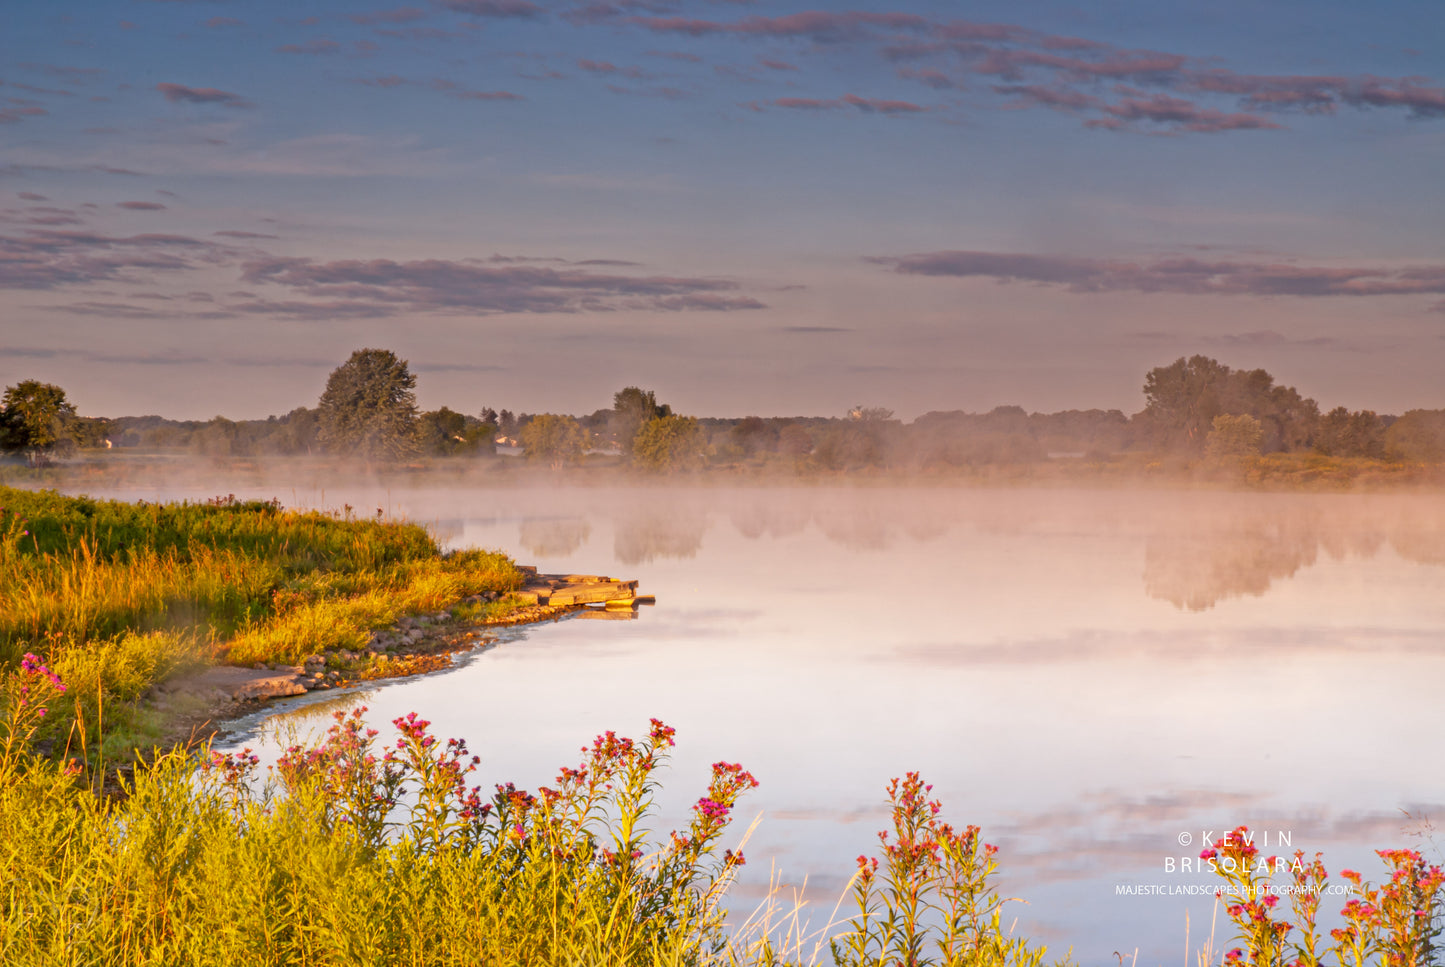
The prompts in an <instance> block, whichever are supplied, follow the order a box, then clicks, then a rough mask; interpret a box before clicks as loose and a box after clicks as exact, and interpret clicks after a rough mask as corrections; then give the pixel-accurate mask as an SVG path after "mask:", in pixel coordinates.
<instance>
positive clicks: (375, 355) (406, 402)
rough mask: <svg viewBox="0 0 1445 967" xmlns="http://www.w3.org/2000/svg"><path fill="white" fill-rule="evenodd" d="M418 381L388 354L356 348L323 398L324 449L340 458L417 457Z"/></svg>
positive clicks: (401, 361) (336, 372)
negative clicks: (341, 456)
mask: <svg viewBox="0 0 1445 967" xmlns="http://www.w3.org/2000/svg"><path fill="white" fill-rule="evenodd" d="M415 389H416V377H415V376H413V375H412V374H411V371H410V370H409V369H408V368H407V362H406V360H404V359H398V358H397V357H396V354H395V353H393V352H391V351H390V350H387V349H358V350H357V351H356V352H354V353H352V354H351V358H350V359H348V360H347V361H346V362H345V363H343V364H342V365H340V366H338V367H337V368H336V369H334V370H332V372H331V376H330V377H329V378H328V379H327V380H326V391H325V392H324V393H322V394H321V403H320V407H319V409H320V413H319V422H320V433H319V437H320V440H321V444H322V445H323V446H324V447H326V448H327V449H328V450H332V451H334V452H337V453H347V454H355V455H357V456H361V457H365V458H366V459H368V460H371V459H398V458H402V457H408V456H411V455H412V454H414V453H416V452H417V440H416V421H417V410H416V393H415V392H414V390H415Z"/></svg>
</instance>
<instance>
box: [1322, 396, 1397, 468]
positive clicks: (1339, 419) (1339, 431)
mask: <svg viewBox="0 0 1445 967" xmlns="http://www.w3.org/2000/svg"><path fill="white" fill-rule="evenodd" d="M1315 449H1316V450H1318V451H1320V452H1321V453H1325V454H1329V455H1330V456H1334V457H1375V458H1376V459H1379V458H1382V457H1384V456H1385V424H1384V421H1383V420H1381V419H1380V418H1379V417H1378V416H1376V415H1375V413H1374V411H1372V410H1360V411H1359V412H1357V413H1351V412H1350V411H1349V410H1348V409H1347V408H1345V407H1343V406H1337V407H1335V408H1334V409H1332V410H1330V411H1329V412H1328V413H1326V414H1325V415H1324V416H1323V417H1321V418H1320V421H1319V430H1318V432H1317V433H1316V436H1315Z"/></svg>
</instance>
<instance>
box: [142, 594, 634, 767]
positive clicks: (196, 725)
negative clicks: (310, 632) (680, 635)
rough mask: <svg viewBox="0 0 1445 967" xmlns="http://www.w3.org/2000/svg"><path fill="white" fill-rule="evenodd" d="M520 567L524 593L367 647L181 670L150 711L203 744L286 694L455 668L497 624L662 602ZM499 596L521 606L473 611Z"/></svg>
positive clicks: (464, 608)
mask: <svg viewBox="0 0 1445 967" xmlns="http://www.w3.org/2000/svg"><path fill="white" fill-rule="evenodd" d="M520 570H522V571H523V572H524V573H525V574H527V580H526V583H525V584H524V585H523V587H522V588H521V589H520V590H518V591H514V592H510V593H498V592H489V593H487V594H477V595H472V596H471V597H468V598H463V599H462V600H461V601H458V602H457V603H456V604H454V605H453V606H452V608H451V609H450V610H447V611H437V612H432V613H428V614H415V615H407V616H404V617H402V618H401V619H400V620H398V621H397V622H396V623H395V624H394V625H392V626H391V627H389V628H384V629H380V630H377V631H375V632H373V633H372V635H371V640H370V641H368V642H367V644H366V647H365V648H363V649H361V650H358V651H350V650H340V651H332V652H327V653H325V654H318V655H312V656H310V657H309V658H307V659H306V661H305V662H304V663H302V664H300V665H280V664H261V665H254V666H250V667H243V666H237V665H216V666H213V667H210V668H207V669H204V670H202V671H198V672H194V673H190V674H184V675H178V676H176V677H174V678H171V679H168V680H167V681H165V682H163V683H161V684H160V685H157V686H156V687H154V688H152V689H151V690H150V691H149V692H147V693H146V695H144V696H142V699H141V703H142V708H143V709H144V710H145V711H147V712H149V713H151V714H152V715H154V716H155V717H157V718H159V719H161V720H162V721H164V723H165V725H164V727H163V728H162V730H161V731H162V742H161V743H160V744H162V745H166V746H173V745H183V746H198V745H202V744H204V743H206V742H209V741H210V740H212V739H213V738H214V737H215V736H216V735H217V734H218V733H219V732H221V731H222V730H223V729H224V728H225V726H226V724H227V723H228V722H230V721H232V720H234V719H237V718H240V717H242V716H244V715H248V714H250V713H252V712H255V711H257V710H258V709H259V708H262V707H264V706H265V705H266V704H269V703H271V702H273V701H276V700H277V699H282V698H290V697H294V696H298V695H305V694H306V693H308V692H314V691H326V690H330V689H334V688H345V687H347V686H352V685H356V684H359V683H361V682H367V681H377V680H379V679H387V678H403V677H406V676H409V675H419V674H424V673H426V672H432V671H437V670H439V669H443V668H447V667H450V666H451V664H452V656H454V655H456V654H460V653H462V652H467V651H471V650H472V649H474V648H479V647H485V646H487V645H489V644H491V643H492V642H493V641H494V640H495V639H496V636H495V635H493V634H491V633H490V630H489V629H492V628H498V627H510V626H515V625H523V624H536V623H539V622H542V621H551V620H557V619H559V618H561V617H563V616H565V615H569V614H575V615H576V616H577V617H597V618H610V619H622V620H627V619H632V618H636V617H637V607H638V605H640V604H652V603H653V599H652V598H651V597H650V596H639V595H638V594H637V582H636V581H623V580H617V579H613V578H608V577H600V576H597V575H580V574H566V575H559V574H538V573H537V570H536V568H534V567H522V568H520ZM498 601H500V602H501V603H502V604H503V605H508V604H510V605H512V606H511V607H510V608H508V609H507V610H505V611H502V612H501V613H499V614H493V615H492V616H490V617H486V618H480V619H478V618H475V617H469V616H468V613H469V612H472V611H475V610H478V609H481V608H485V607H486V606H488V605H493V604H494V603H496V602H498Z"/></svg>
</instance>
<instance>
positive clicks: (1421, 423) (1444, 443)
mask: <svg viewBox="0 0 1445 967" xmlns="http://www.w3.org/2000/svg"><path fill="white" fill-rule="evenodd" d="M1385 445H1386V447H1387V449H1388V450H1389V454H1390V456H1391V457H1393V458H1395V459H1396V460H1414V461H1418V462H1420V463H1439V462H1440V461H1442V460H1445V410H1410V411H1408V412H1407V413H1406V414H1405V415H1404V416H1402V417H1400V418H1399V419H1398V420H1396V421H1395V422H1394V423H1391V424H1390V428H1389V429H1388V430H1386V431H1385Z"/></svg>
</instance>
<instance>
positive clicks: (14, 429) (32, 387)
mask: <svg viewBox="0 0 1445 967" xmlns="http://www.w3.org/2000/svg"><path fill="white" fill-rule="evenodd" d="M75 418H76V417H75V407H74V406H72V405H71V403H70V401H69V400H67V399H66V398H65V390H63V389H61V388H60V387H59V386H56V385H54V384H52V383H42V382H40V381H39V380H35V379H27V380H25V381H23V382H20V383H17V384H15V385H14V386H10V387H7V388H6V389H5V395H4V397H3V398H0V449H4V450H8V451H11V452H23V453H25V454H26V456H27V457H28V458H29V459H30V461H31V462H32V463H33V462H35V461H37V460H39V459H40V458H41V457H42V456H43V455H44V454H47V453H50V452H52V451H53V450H55V449H56V448H57V447H61V446H64V445H65V444H67V443H70V444H73V441H72V440H71V438H70V435H69V427H70V424H71V423H72V422H73V421H74V420H75Z"/></svg>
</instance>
